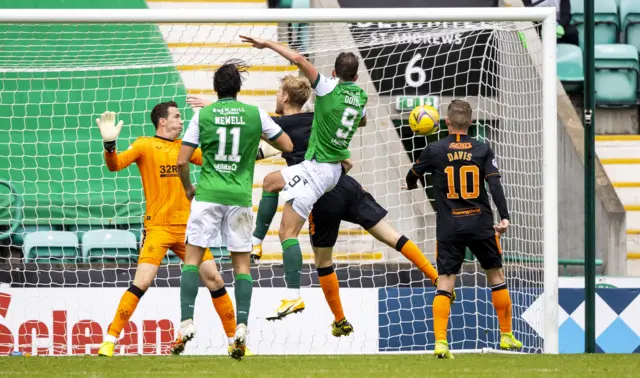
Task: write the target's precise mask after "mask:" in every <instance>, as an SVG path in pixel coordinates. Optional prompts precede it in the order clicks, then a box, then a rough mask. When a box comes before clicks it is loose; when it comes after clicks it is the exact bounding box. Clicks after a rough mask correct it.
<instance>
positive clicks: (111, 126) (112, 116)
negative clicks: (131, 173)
mask: <svg viewBox="0 0 640 378" xmlns="http://www.w3.org/2000/svg"><path fill="white" fill-rule="evenodd" d="M123 123H124V122H123V121H120V122H118V124H117V125H116V113H114V112H109V111H106V112H104V113H102V115H101V116H100V118H97V119H96V124H97V125H98V128H99V129H100V135H102V142H103V145H104V160H105V162H106V163H107V168H108V169H109V170H110V171H111V172H116V171H119V170H121V169H124V168H126V167H128V166H129V165H131V163H133V162H135V161H137V160H138V159H139V158H140V156H142V148H141V146H140V142H138V141H136V142H134V143H133V144H132V145H131V146H130V147H129V149H128V150H126V151H124V152H122V153H120V154H119V153H117V152H116V139H118V135H120V131H121V130H122V125H123Z"/></svg>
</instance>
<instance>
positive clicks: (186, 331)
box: [171, 319, 196, 356]
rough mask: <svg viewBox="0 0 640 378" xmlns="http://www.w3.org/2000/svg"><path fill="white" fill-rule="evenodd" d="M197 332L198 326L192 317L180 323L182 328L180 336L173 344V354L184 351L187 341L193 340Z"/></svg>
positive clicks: (176, 354) (179, 332)
mask: <svg viewBox="0 0 640 378" xmlns="http://www.w3.org/2000/svg"><path fill="white" fill-rule="evenodd" d="M195 334H196V326H195V325H194V324H193V320H192V319H187V320H185V321H183V322H182V323H180V330H179V331H178V336H177V337H176V339H175V340H174V342H173V344H171V354H173V355H175V356H178V355H180V354H182V352H184V348H185V346H186V345H187V342H189V341H191V340H192V339H193V337H194V336H195Z"/></svg>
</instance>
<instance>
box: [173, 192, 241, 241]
mask: <svg viewBox="0 0 640 378" xmlns="http://www.w3.org/2000/svg"><path fill="white" fill-rule="evenodd" d="M252 231H253V210H252V209H251V207H244V206H231V205H220V204H217V203H211V202H198V201H197V200H196V199H195V198H194V199H193V201H192V202H191V214H189V221H188V222H187V233H186V236H185V243H188V244H191V245H195V246H198V247H201V248H208V247H215V246H217V244H219V243H220V238H222V239H223V240H226V241H227V249H228V250H229V252H251V249H252V248H253V245H252V241H251V233H252Z"/></svg>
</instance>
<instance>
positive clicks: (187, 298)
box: [180, 265, 200, 321]
mask: <svg viewBox="0 0 640 378" xmlns="http://www.w3.org/2000/svg"><path fill="white" fill-rule="evenodd" d="M199 279H200V276H199V275H198V267H197V266H195V265H185V266H183V267H182V275H181V276H180V310H181V312H182V317H181V319H180V321H185V320H187V319H193V310H194V309H195V303H196V296H197V295H198V280H199Z"/></svg>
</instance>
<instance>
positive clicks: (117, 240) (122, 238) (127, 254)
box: [82, 230, 138, 263]
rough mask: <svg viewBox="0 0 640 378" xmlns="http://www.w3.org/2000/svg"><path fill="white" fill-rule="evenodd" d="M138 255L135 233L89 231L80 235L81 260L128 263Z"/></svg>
mask: <svg viewBox="0 0 640 378" xmlns="http://www.w3.org/2000/svg"><path fill="white" fill-rule="evenodd" d="M137 255H138V243H137V241H136V237H135V235H133V234H132V233H130V232H128V231H124V230H98V231H89V232H86V233H85V234H84V235H83V236H82V261H83V262H85V263H86V262H92V261H97V262H102V263H104V262H119V263H130V262H132V261H135V260H136V258H137Z"/></svg>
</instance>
